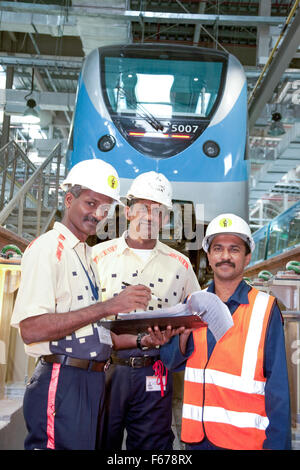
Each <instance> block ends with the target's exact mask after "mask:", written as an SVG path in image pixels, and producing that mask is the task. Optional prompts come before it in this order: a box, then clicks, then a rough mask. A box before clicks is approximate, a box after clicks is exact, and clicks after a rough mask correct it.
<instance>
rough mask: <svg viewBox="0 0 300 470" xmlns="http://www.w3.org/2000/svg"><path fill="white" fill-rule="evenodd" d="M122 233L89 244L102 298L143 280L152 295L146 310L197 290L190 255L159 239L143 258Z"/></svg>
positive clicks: (176, 301) (197, 285) (162, 306)
mask: <svg viewBox="0 0 300 470" xmlns="http://www.w3.org/2000/svg"><path fill="white" fill-rule="evenodd" d="M125 237H126V233H125V234H123V236H122V237H120V238H116V239H114V240H111V241H108V242H102V243H100V244H98V245H96V246H94V247H93V248H92V256H93V261H94V262H95V264H96V267H97V272H98V276H99V280H100V286H101V287H100V289H101V295H102V298H103V300H107V299H109V298H111V297H113V296H114V295H117V294H118V293H119V292H120V291H121V290H122V289H124V288H125V287H126V285H125V284H123V282H126V283H128V284H133V285H134V284H143V285H145V286H147V287H149V288H150V289H151V292H152V293H153V297H152V299H151V300H150V302H149V305H148V310H156V309H159V308H165V307H171V306H173V305H176V304H178V303H180V302H183V301H184V300H185V298H186V297H187V296H188V295H189V294H191V293H192V292H194V291H197V290H200V286H199V283H198V280H197V277H196V275H195V273H194V271H193V268H192V265H191V263H190V261H189V259H188V258H187V257H186V256H184V255H183V254H181V253H179V252H178V251H176V250H174V249H172V248H170V247H169V246H167V245H165V244H164V243H161V242H160V241H159V240H158V241H157V243H156V246H155V247H154V249H153V250H152V251H151V255H150V257H149V258H148V259H147V260H146V261H145V260H143V259H142V258H140V257H139V256H138V255H137V254H136V252H135V251H134V250H132V249H130V248H129V247H128V245H127V243H126V239H125Z"/></svg>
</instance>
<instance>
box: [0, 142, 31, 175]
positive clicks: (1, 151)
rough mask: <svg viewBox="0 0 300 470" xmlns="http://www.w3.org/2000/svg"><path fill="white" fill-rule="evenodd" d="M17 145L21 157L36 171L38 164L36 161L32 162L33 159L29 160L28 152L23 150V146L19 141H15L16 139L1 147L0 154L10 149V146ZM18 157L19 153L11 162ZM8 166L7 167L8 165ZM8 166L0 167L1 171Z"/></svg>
mask: <svg viewBox="0 0 300 470" xmlns="http://www.w3.org/2000/svg"><path fill="white" fill-rule="evenodd" d="M11 146H13V147H16V149H17V150H18V152H19V153H20V155H21V157H22V160H23V161H24V162H25V163H26V164H27V165H28V166H30V168H31V169H32V170H33V171H34V170H35V169H36V166H35V165H34V163H32V161H31V160H29V158H28V157H27V155H26V153H24V152H23V150H22V149H21V147H20V146H19V145H18V144H17V142H15V141H14V140H10V141H9V142H8V143H7V144H5V145H4V146H3V147H2V148H0V155H1V154H2V153H4V152H5V150H7V149H9V147H11ZM17 158H18V155H16V156H14V158H13V159H12V161H11V162H9V163H12V162H13V161H14V160H15V159H17ZM6 168H7V167H6ZM6 168H4V167H3V168H0V173H1V172H2V171H4V170H6Z"/></svg>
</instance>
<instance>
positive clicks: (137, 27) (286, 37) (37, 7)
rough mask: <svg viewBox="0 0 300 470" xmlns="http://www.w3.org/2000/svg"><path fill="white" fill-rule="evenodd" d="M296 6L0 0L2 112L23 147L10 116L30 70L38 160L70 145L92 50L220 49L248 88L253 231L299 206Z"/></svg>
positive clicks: (284, 1) (241, 0)
mask: <svg viewBox="0 0 300 470" xmlns="http://www.w3.org/2000/svg"><path fill="white" fill-rule="evenodd" d="M299 3H300V2H299V0H296V1H295V0H294V1H288V0H263V1H255V0H248V1H247V0H232V1H222V0H212V1H204V0H149V1H148V0H112V1H106V0H98V1H96V0H73V1H70V0H62V1H58V0H56V1H55V0H52V1H51V0H50V1H43V0H36V1H31V2H30V1H23V2H20V1H0V74H1V70H2V75H3V76H5V73H6V72H7V73H6V89H0V112H1V111H5V114H4V115H5V116H9V117H10V118H11V119H10V127H11V129H12V128H14V132H15V134H14V135H15V136H17V137H18V138H19V139H20V142H22V141H24V140H25V141H26V136H25V137H24V133H23V130H22V128H21V127H20V126H18V124H13V119H12V117H13V116H15V115H18V114H19V115H20V114H22V113H23V111H24V108H25V104H26V101H25V97H26V95H28V93H29V92H30V90H31V86H32V70H34V83H33V90H34V91H33V93H32V96H33V97H34V99H35V100H36V102H37V103H38V106H39V109H40V113H41V127H42V130H43V137H46V139H45V138H44V139H42V138H41V139H38V138H37V139H35V140H34V142H33V143H31V147H32V146H33V147H34V148H37V149H38V151H39V154H40V155H43V152H48V151H49V152H50V150H51V149H52V148H53V147H54V144H55V142H57V140H58V139H59V140H63V141H64V142H66V140H67V137H68V132H69V127H70V123H71V119H72V112H73V109H74V103H75V93H76V85H77V79H78V75H79V72H80V68H81V65H82V61H83V58H84V57H85V55H87V54H88V53H89V52H90V51H91V50H92V49H94V48H96V47H99V46H103V45H107V44H120V43H124V44H125V43H131V42H160V43H165V44H166V46H167V45H168V44H186V45H193V46H194V47H213V48H218V49H221V50H222V49H223V50H226V51H228V52H230V53H232V54H234V55H235V56H236V57H237V58H238V59H239V60H240V62H241V63H242V65H243V66H244V68H245V72H246V75H247V80H248V95H249V155H248V157H249V165H250V191H249V212H250V223H251V225H252V227H253V229H255V228H256V227H259V226H260V225H261V224H264V223H265V222H266V221H267V220H268V219H270V218H273V217H274V216H276V215H277V214H278V213H280V212H281V211H282V210H283V209H285V208H287V207H288V206H289V205H291V204H292V203H294V202H295V201H296V200H298V199H299V198H300V185H299V181H300V49H299V47H300V7H299ZM0 88H1V87H0ZM4 88H5V84H4ZM274 113H279V114H280V115H281V116H282V120H281V123H282V124H283V127H284V131H285V133H284V134H282V135H280V136H270V135H269V134H268V130H269V128H270V125H271V123H272V114H274ZM3 119H4V118H3ZM1 121H2V119H0V126H1ZM3 122H4V121H3ZM26 144H27V145H28V138H27V143H26Z"/></svg>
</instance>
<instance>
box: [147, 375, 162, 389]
mask: <svg viewBox="0 0 300 470" xmlns="http://www.w3.org/2000/svg"><path fill="white" fill-rule="evenodd" d="M161 379H162V383H163V388H164V391H165V390H166V376H165V375H164V376H163V377H162V378H161ZM160 391H161V385H160V383H159V381H158V377H156V376H155V375H153V376H147V377H146V392H160Z"/></svg>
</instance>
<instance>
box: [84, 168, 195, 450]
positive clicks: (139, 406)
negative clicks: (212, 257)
mask: <svg viewBox="0 0 300 470" xmlns="http://www.w3.org/2000/svg"><path fill="white" fill-rule="evenodd" d="M171 209H172V187H171V184H170V182H169V181H168V180H167V178H166V177H165V176H164V175H163V174H161V173H157V172H154V171H150V172H146V173H142V174H141V175H139V176H138V177H137V178H136V179H135V180H134V181H133V182H132V185H131V187H130V189H129V191H128V193H127V206H126V207H125V212H126V217H127V219H128V221H129V226H128V230H127V231H126V232H125V233H124V234H123V235H122V236H121V237H120V238H117V239H114V240H111V241H108V242H103V243H100V244H98V245H97V246H95V247H94V248H93V257H94V260H95V261H96V265H97V266H98V274H99V279H100V283H101V287H102V289H103V296H105V298H106V299H109V298H111V297H113V296H114V295H116V294H117V293H119V292H121V291H122V290H123V289H124V288H125V286H126V285H127V284H133V285H135V284H139V283H140V284H144V285H146V286H148V287H149V288H150V289H151V300H150V302H149V304H148V306H147V310H149V311H150V310H156V309H159V308H164V307H170V306H173V305H176V304H178V303H179V302H183V301H184V299H185V298H186V297H187V296H188V295H189V294H191V293H192V292H194V291H197V290H199V289H200V287H199V284H198V281H197V278H196V275H195V273H194V271H193V268H192V266H191V263H190V261H189V259H188V258H187V257H186V256H184V255H182V254H181V253H179V252H178V251H176V250H174V249H172V248H170V247H169V246H167V245H166V244H164V243H162V242H160V241H159V240H158V236H159V230H160V228H161V227H162V225H163V224H164V223H166V221H167V220H168V211H169V210H171ZM143 341H144V337H143V335H138V338H137V344H136V346H135V348H134V349H133V348H131V349H128V350H126V351H118V353H117V354H114V355H113V358H112V362H113V364H112V367H111V368H110V370H109V375H111V377H110V380H109V383H108V388H107V396H108V400H107V416H106V418H107V427H105V430H104V432H103V436H104V437H105V442H104V444H103V446H104V448H105V449H107V450H115V451H116V450H120V449H121V447H122V442H123V435H124V430H125V429H126V431H127V438H126V449H127V450H170V449H172V448H173V440H174V435H173V432H172V429H171V424H172V379H173V377H172V374H168V371H167V370H166V369H165V368H164V365H163V363H162V362H161V361H160V356H159V349H148V348H144V347H143V346H144V344H143Z"/></svg>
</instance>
